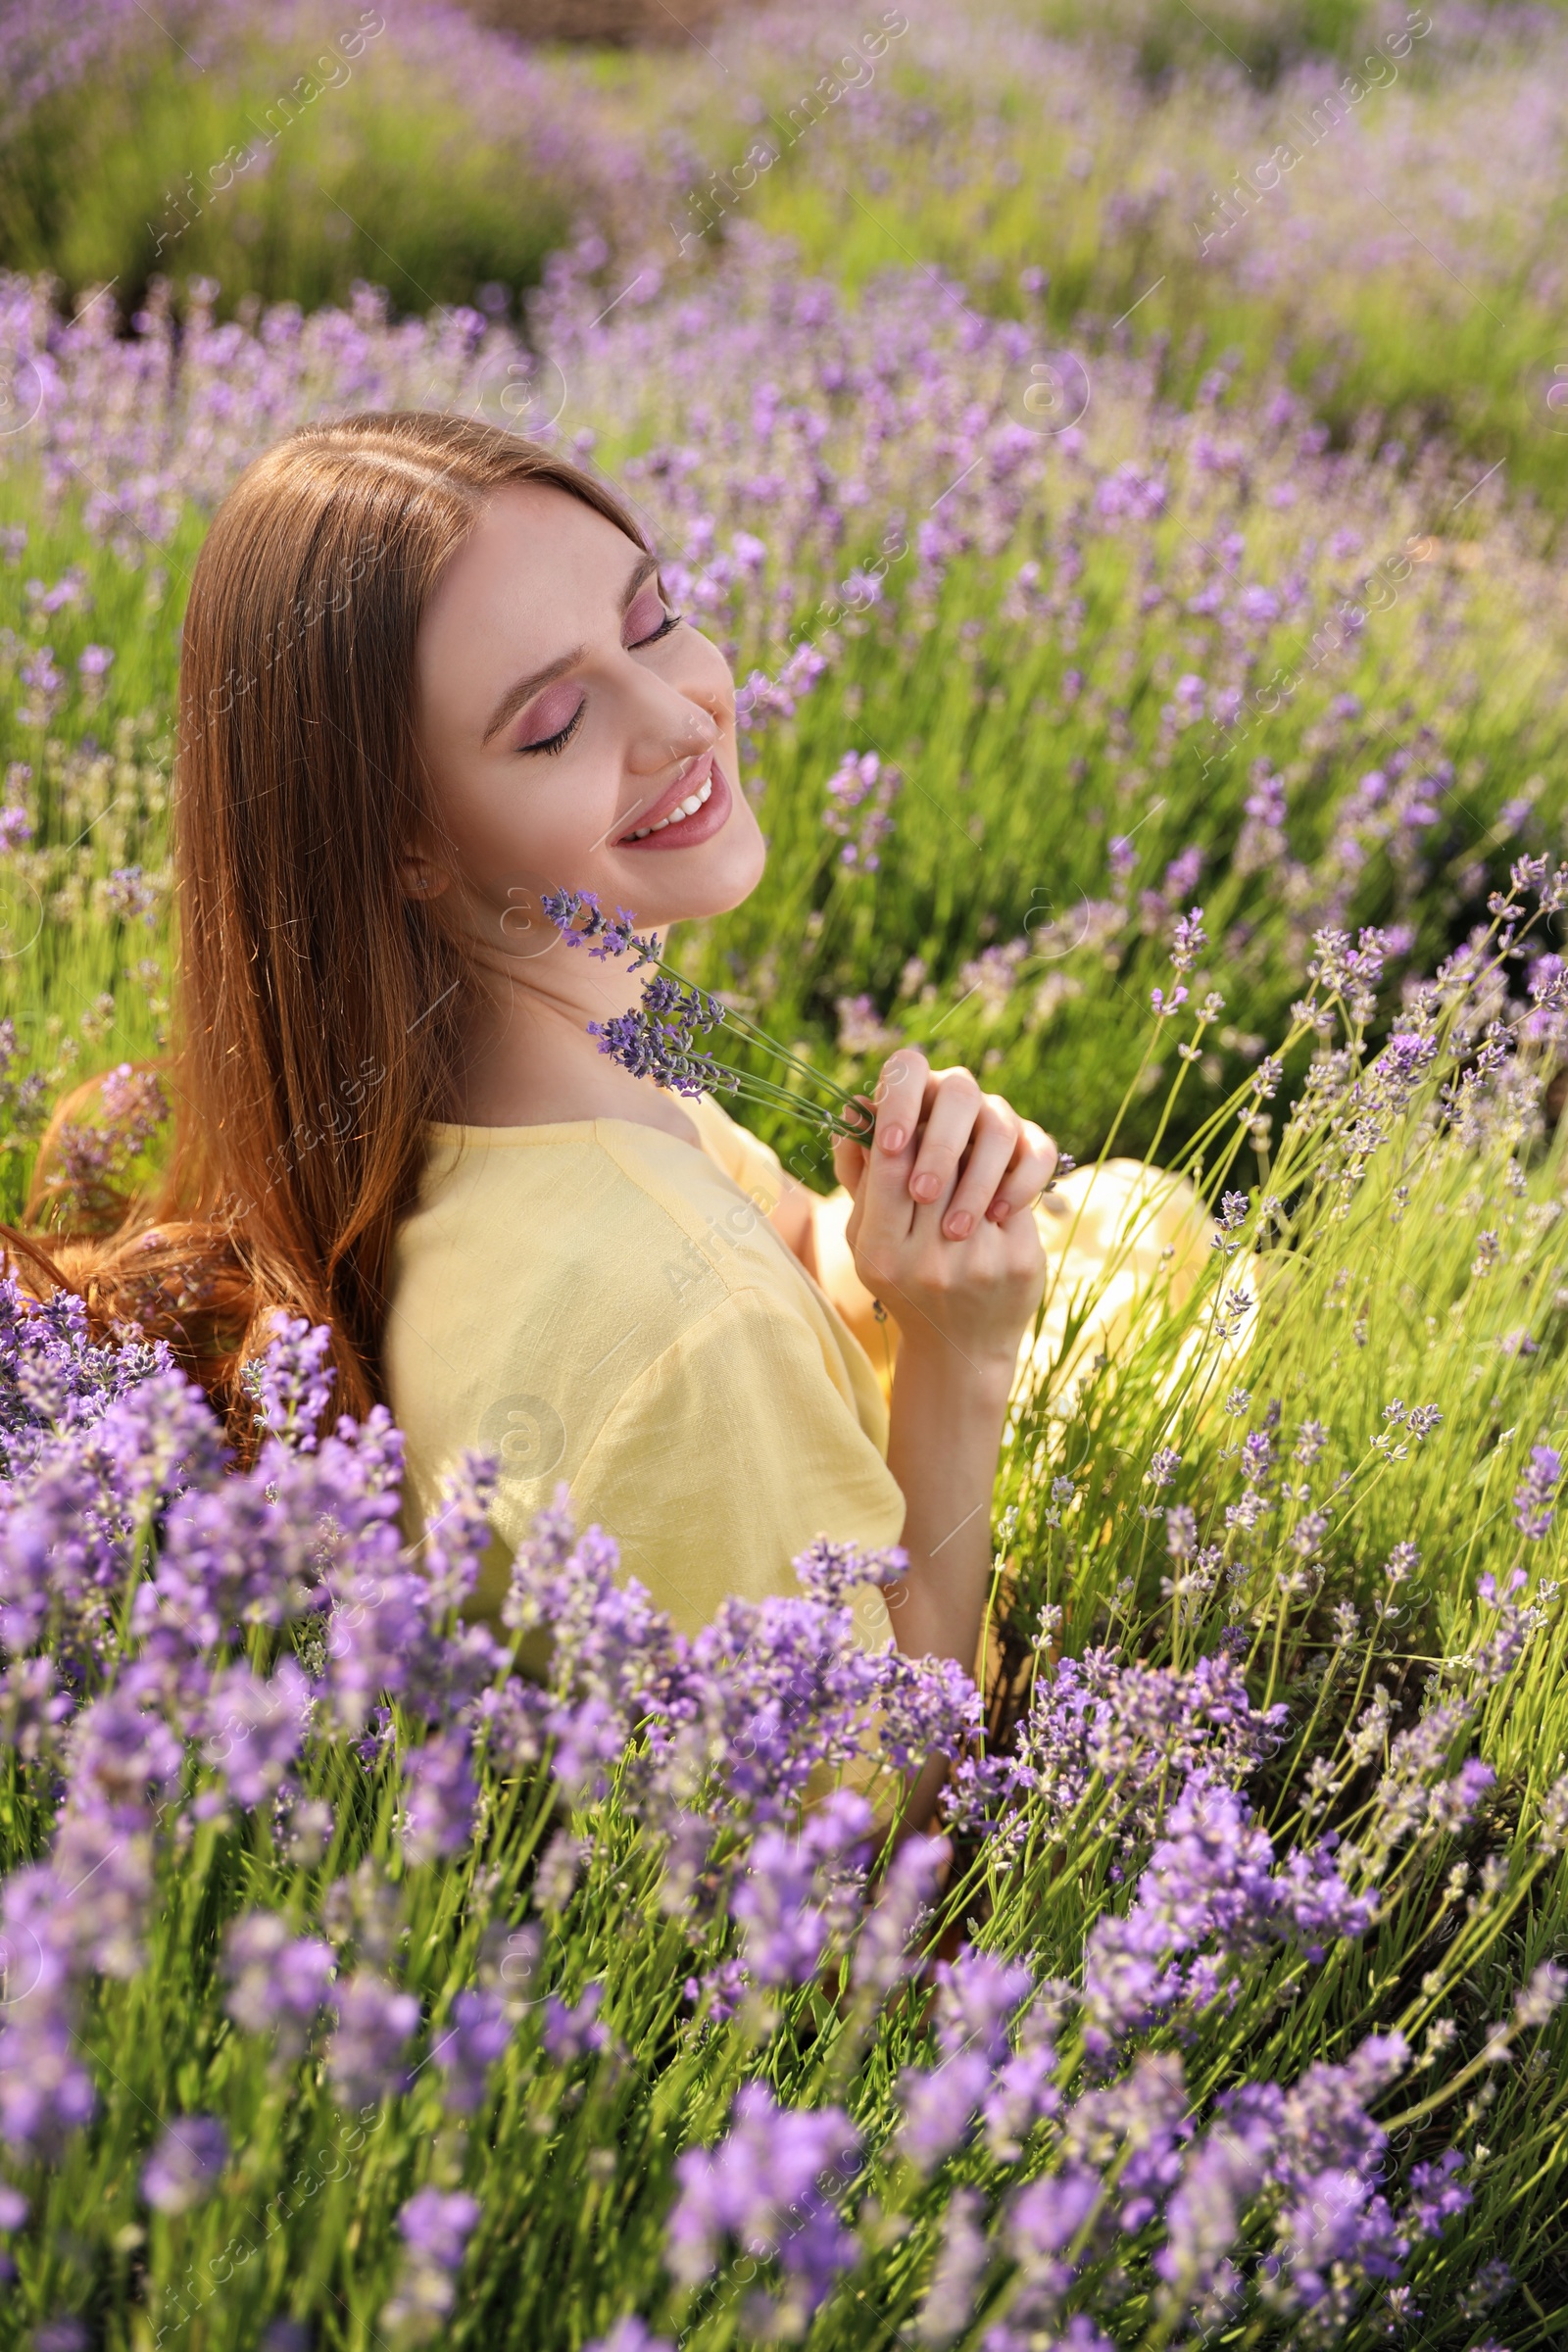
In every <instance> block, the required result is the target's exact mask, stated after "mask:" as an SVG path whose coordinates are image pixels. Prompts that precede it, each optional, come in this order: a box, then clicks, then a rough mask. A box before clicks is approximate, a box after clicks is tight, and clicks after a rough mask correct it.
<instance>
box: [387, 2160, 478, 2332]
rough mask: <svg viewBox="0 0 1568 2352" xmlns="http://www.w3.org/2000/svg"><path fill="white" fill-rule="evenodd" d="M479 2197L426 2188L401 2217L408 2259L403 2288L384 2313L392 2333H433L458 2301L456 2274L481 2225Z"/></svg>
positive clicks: (402, 2273) (405, 2259)
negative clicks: (475, 2232)
mask: <svg viewBox="0 0 1568 2352" xmlns="http://www.w3.org/2000/svg"><path fill="white" fill-rule="evenodd" d="M479 2213H480V2206H479V2201H478V2199H477V2198H476V2197H470V2196H468V2195H467V2194H466V2192H465V2191H463V2190H461V2189H449V2190H442V2189H438V2188H421V2189H419V2190H417V2192H416V2194H415V2195H414V2196H412V2197H410V2198H409V2200H408V2202H407V2203H406V2204H405V2205H404V2207H403V2209H402V2211H401V2212H400V2213H399V2215H398V2231H399V2234H400V2235H401V2237H402V2239H403V2244H404V2254H403V2262H402V2267H401V2269H400V2272H399V2276H398V2283H397V2286H396V2288H395V2290H394V2292H393V2294H392V2297H391V2299H390V2301H389V2302H388V2303H387V2304H386V2305H385V2306H384V2307H383V2309H382V2312H381V2325H382V2326H383V2327H386V2328H387V2329H388V2330H390V2331H393V2332H395V2331H397V2330H399V2329H403V2328H407V2329H408V2330H410V2332H411V2333H412V2332H417V2333H419V2334H421V2335H422V2334H426V2333H429V2332H433V2331H434V2329H435V2328H436V2327H439V2325H440V2323H441V2322H442V2321H443V2320H444V2319H445V2318H446V2316H447V2314H448V2313H449V2312H450V2311H451V2309H452V2306H453V2303H454V2301H455V2300H456V2297H457V2284H456V2277H457V2273H458V2272H459V2271H460V2270H461V2269H462V2268H463V2260H464V2255H465V2254H466V2250H467V2244H468V2240H469V2238H470V2237H471V2236H472V2235H473V2231H474V2229H475V2226H476V2225H477V2223H478V2220H479Z"/></svg>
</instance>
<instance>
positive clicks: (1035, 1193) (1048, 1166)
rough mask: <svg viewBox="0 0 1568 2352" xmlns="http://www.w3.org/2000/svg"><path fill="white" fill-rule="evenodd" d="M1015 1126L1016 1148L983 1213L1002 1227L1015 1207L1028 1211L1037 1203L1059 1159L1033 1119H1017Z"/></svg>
mask: <svg viewBox="0 0 1568 2352" xmlns="http://www.w3.org/2000/svg"><path fill="white" fill-rule="evenodd" d="M1018 1124H1019V1128H1020V1130H1021V1132H1020V1135H1019V1137H1018V1143H1017V1148H1016V1150H1015V1151H1014V1153H1013V1156H1012V1159H1011V1161H1010V1162H1009V1163H1008V1166H1007V1170H1006V1173H1005V1176H1004V1177H1003V1180H1002V1182H1001V1184H999V1185H998V1187H997V1193H996V1198H995V1200H994V1201H992V1203H991V1206H990V1207H989V1208H988V1209H987V1211H986V1214H987V1216H989V1217H990V1218H991V1220H992V1222H993V1224H996V1225H1005V1223H1006V1221H1007V1219H1008V1217H1010V1216H1011V1214H1012V1212H1013V1210H1014V1209H1015V1208H1027V1207H1029V1206H1030V1205H1031V1203H1032V1202H1034V1201H1038V1200H1039V1198H1040V1196H1041V1194H1042V1193H1043V1192H1044V1191H1045V1190H1046V1187H1047V1186H1048V1185H1049V1184H1050V1182H1051V1180H1052V1178H1053V1177H1054V1175H1055V1173H1056V1163H1057V1161H1058V1160H1059V1158H1060V1157H1061V1154H1060V1152H1058V1151H1057V1150H1056V1141H1055V1138H1054V1136H1050V1135H1048V1134H1047V1133H1046V1131H1045V1129H1044V1128H1043V1127H1037V1126H1036V1125H1035V1123H1034V1121H1033V1119H1020V1120H1019V1122H1018Z"/></svg>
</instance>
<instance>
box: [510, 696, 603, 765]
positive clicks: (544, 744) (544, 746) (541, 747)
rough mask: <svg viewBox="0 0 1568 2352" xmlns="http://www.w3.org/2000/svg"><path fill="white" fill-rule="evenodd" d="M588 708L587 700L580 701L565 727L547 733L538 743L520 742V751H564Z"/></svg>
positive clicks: (518, 747)
mask: <svg viewBox="0 0 1568 2352" xmlns="http://www.w3.org/2000/svg"><path fill="white" fill-rule="evenodd" d="M587 708H588V705H587V704H586V703H585V702H582V703H579V704H578V705H577V708H576V710H575V711H573V712H572V714H571V716H570V717H569V718H568V719H567V721H566V723H565V725H564V727H559V728H558V729H557V730H556V732H555V734H554V735H546V736H545V737H544V738H543V739H542V741H540V742H538V743H519V744H518V746H517V749H518V751H519V752H548V753H556V752H564V750H565V748H566V746H567V744H568V743H569V742H570V741H571V739H572V737H573V736H574V735H575V734H576V732H577V727H578V724H579V722H580V720H581V718H582V714H583V712H584V711H586V710H587Z"/></svg>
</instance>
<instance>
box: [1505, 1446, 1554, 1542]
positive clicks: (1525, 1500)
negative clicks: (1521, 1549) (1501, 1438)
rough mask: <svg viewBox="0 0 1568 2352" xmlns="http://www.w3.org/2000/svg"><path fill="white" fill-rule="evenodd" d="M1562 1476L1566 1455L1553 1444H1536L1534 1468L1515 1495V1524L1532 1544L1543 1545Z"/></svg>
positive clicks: (1531, 1454) (1534, 1447) (1531, 1451)
mask: <svg viewBox="0 0 1568 2352" xmlns="http://www.w3.org/2000/svg"><path fill="white" fill-rule="evenodd" d="M1561 1477H1562V1455H1561V1454H1560V1453H1558V1452H1557V1450H1556V1449H1555V1447H1553V1446H1532V1447H1531V1449H1530V1467H1529V1469H1528V1470H1527V1471H1526V1472H1525V1474H1524V1477H1523V1479H1522V1480H1521V1481H1520V1484H1519V1486H1518V1488H1517V1490H1516V1492H1515V1494H1514V1498H1513V1515H1514V1525H1515V1526H1516V1527H1517V1528H1518V1530H1519V1533H1520V1534H1521V1535H1522V1536H1528V1538H1529V1539H1530V1541H1531V1543H1533V1544H1539V1543H1540V1542H1541V1540H1542V1538H1543V1537H1544V1536H1545V1535H1546V1534H1547V1533H1548V1532H1549V1531H1550V1527H1551V1522H1552V1519H1553V1517H1554V1515H1555V1510H1556V1503H1555V1496H1556V1492H1557V1486H1558V1482H1559V1481H1560V1479H1561Z"/></svg>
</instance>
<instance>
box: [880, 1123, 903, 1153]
mask: <svg viewBox="0 0 1568 2352" xmlns="http://www.w3.org/2000/svg"><path fill="white" fill-rule="evenodd" d="M905 1140H906V1139H905V1133H904V1129H903V1128H902V1127H884V1128H883V1130H882V1149H883V1151H884V1152H902V1151H903V1150H904V1145H905Z"/></svg>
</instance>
